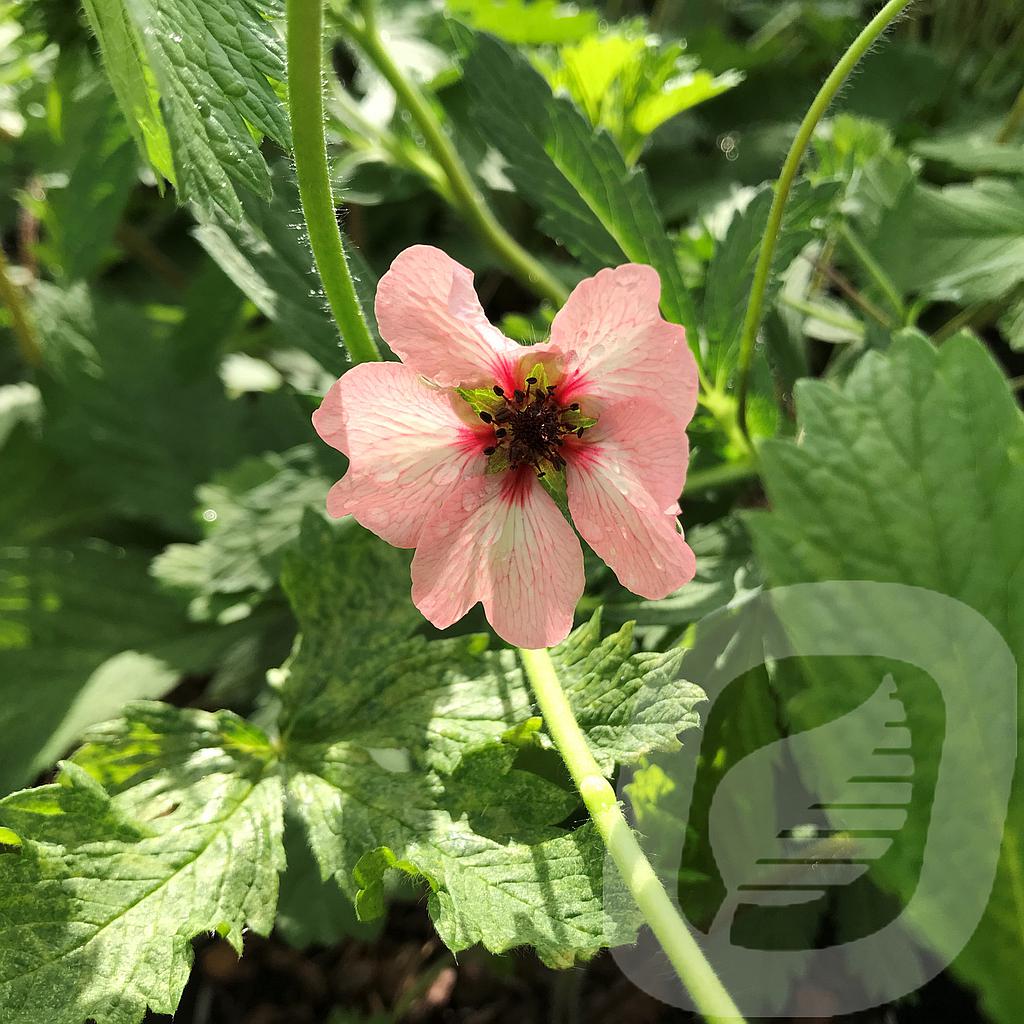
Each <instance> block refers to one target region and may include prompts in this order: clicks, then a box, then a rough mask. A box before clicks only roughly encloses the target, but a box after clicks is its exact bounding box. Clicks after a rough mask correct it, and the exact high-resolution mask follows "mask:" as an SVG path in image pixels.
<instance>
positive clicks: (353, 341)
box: [288, 0, 380, 363]
mask: <svg viewBox="0 0 1024 1024" xmlns="http://www.w3.org/2000/svg"><path fill="white" fill-rule="evenodd" d="M323 22H324V12H323V3H322V0H288V109H289V112H290V114H291V121H292V139H293V143H294V147H295V175H296V177H297V178H298V182H299V198H300V199H301V201H302V213H303V216H304V218H305V221H306V231H307V232H308V233H309V245H310V248H311V249H312V250H313V258H314V259H315V260H316V266H317V270H318V271H319V272H320V280H321V281H322V282H323V286H324V293H325V294H326V295H327V301H328V303H330V307H331V313H332V314H333V315H334V320H335V323H336V324H337V325H338V330H339V331H340V332H341V340H342V341H343V342H344V343H345V348H346V349H348V354H349V356H350V357H351V359H352V362H354V363H365V362H371V361H372V360H375V359H380V352H379V351H378V350H377V343H376V342H375V341H374V340H373V335H372V334H370V329H369V327H367V325H366V319H365V317H364V316H363V311H362V307H361V306H360V305H359V299H358V298H357V297H356V289H355V285H354V284H353V283H352V275H351V273H350V272H349V269H348V261H347V260H346V258H345V246H344V244H343V243H342V240H341V230H340V229H339V228H338V216H337V212H336V210H335V206H334V196H333V194H332V192H331V178H330V173H329V171H328V166H327V141H326V139H325V138H324V96H323V78H322V65H323Z"/></svg>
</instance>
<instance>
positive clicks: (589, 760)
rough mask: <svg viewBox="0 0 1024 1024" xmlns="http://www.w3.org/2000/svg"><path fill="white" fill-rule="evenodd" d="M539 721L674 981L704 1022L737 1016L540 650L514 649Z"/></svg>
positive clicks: (731, 1001) (548, 660)
mask: <svg viewBox="0 0 1024 1024" xmlns="http://www.w3.org/2000/svg"><path fill="white" fill-rule="evenodd" d="M519 656H520V657H521V658H522V660H523V667H524V668H525V670H526V675H527V677H528V678H529V680H530V685H531V686H532V688H533V693H534V696H535V697H536V698H537V705H538V706H539V708H540V711H541V714H542V715H543V716H544V724H545V726H546V727H547V730H548V733H549V734H550V735H551V738H552V740H554V743H555V746H556V747H557V748H558V751H559V753H560V754H561V755H562V758H563V759H564V761H565V765H566V767H567V768H568V769H569V774H570V775H571V776H572V780H573V782H574V783H575V784H576V788H577V789H578V790H579V793H580V796H581V797H582V798H583V802H584V804H586V807H587V810H588V811H589V812H590V816H591V818H592V819H593V821H594V824H595V825H596V826H597V830H598V832H599V833H600V835H601V838H602V840H603V841H604V845H605V847H606V848H607V850H608V853H609V854H610V855H611V858H612V860H613V861H614V862H615V866H616V867H617V868H618V869H619V871H620V873H621V874H622V877H623V880H624V881H625V883H626V886H627V887H628V889H629V891H630V892H631V893H632V895H633V898H634V899H635V900H636V902H637V906H638V907H639V908H640V911H641V913H642V914H643V916H644V919H645V920H646V921H647V924H648V925H649V926H650V928H651V931H652V932H654V935H655V937H656V938H657V940H658V942H659V943H661V947H662V949H663V950H664V951H665V953H666V955H667V956H668V958H669V960H670V961H671V963H672V966H673V967H674V968H675V970H676V973H677V974H678V975H679V979H680V980H681V981H682V983H683V984H684V985H685V986H686V988H687V989H688V991H689V993H690V995H691V996H692V997H693V1001H694V1003H695V1004H696V1005H697V1007H698V1009H699V1010H700V1012H701V1014H702V1015H703V1016H704V1018H705V1019H706V1020H708V1021H716V1020H725V1019H728V1020H739V1021H742V1020H743V1015H742V1014H741V1013H740V1011H739V1010H738V1009H737V1007H736V1004H735V1003H734V1002H733V1000H732V997H731V996H730V995H729V993H728V992H727V991H726V990H725V987H724V986H723V985H722V983H721V981H720V980H719V978H718V976H717V975H716V974H715V972H714V969H713V968H712V966H711V965H710V964H709V963H708V961H707V960H706V959H705V958H704V954H703V952H702V951H701V948H700V946H699V945H698V944H697V941H696V940H695V939H694V937H693V933H692V932H691V931H690V929H689V927H688V926H687V924H686V922H685V921H684V920H683V919H682V917H680V915H679V912H678V910H677V909H676V907H675V905H674V904H673V902H672V900H671V898H670V897H669V895H668V893H667V892H666V891H665V887H664V886H663V885H662V884H661V881H660V880H659V878H658V876H657V875H656V874H655V873H654V869H653V868H652V867H651V864H650V861H649V860H648V859H647V857H646V856H645V854H644V852H643V850H642V849H641V848H640V844H639V843H638V842H637V840H636V836H635V835H634V834H633V830H632V829H631V828H630V827H629V824H628V822H627V821H626V818H625V815H623V813H622V808H621V807H620V806H619V802H618V800H617V798H616V796H615V790H614V789H612V787H611V784H610V783H609V782H608V780H607V779H606V778H605V777H604V774H603V773H602V771H601V769H600V767H599V766H598V763H597V761H596V760H595V759H594V755H593V754H592V753H591V750H590V747H589V746H588V745H587V740H586V737H585V736H584V735H583V730H582V729H580V725H579V722H578V721H577V720H576V716H575V714H574V713H573V710H572V707H571V706H570V705H569V701H568V699H567V698H566V696H565V692H564V691H563V690H562V686H561V684H560V683H559V681H558V674H557V673H556V672H555V666H554V664H553V663H552V661H551V655H550V654H548V652H547V651H545V650H539V651H531V650H522V649H521V650H520V651H519Z"/></svg>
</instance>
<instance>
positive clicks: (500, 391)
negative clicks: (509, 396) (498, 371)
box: [494, 384, 505, 398]
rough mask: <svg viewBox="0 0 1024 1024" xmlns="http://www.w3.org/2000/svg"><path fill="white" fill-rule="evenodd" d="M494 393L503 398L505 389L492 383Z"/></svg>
mask: <svg viewBox="0 0 1024 1024" xmlns="http://www.w3.org/2000/svg"><path fill="white" fill-rule="evenodd" d="M494 393H495V394H496V395H497V396H498V397H499V398H504V397H505V389H504V388H500V387H498V385H497V384H495V385H494Z"/></svg>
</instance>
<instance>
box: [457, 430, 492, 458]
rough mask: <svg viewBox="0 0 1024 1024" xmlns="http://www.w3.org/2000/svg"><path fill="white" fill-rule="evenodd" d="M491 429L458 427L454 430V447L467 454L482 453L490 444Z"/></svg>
mask: <svg viewBox="0 0 1024 1024" xmlns="http://www.w3.org/2000/svg"><path fill="white" fill-rule="evenodd" d="M490 438H491V431H490V430H487V429H486V428H485V429H480V428H479V427H477V428H474V427H458V428H457V429H456V432H455V447H456V448H458V449H459V451H460V452H465V453H466V454H467V455H483V451H484V449H485V448H486V447H487V445H488V444H490Z"/></svg>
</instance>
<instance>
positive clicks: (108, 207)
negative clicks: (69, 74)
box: [38, 66, 138, 281]
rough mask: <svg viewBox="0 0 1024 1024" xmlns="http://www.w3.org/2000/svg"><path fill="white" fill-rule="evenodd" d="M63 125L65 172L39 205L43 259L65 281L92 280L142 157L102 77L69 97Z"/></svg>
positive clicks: (133, 183)
mask: <svg viewBox="0 0 1024 1024" xmlns="http://www.w3.org/2000/svg"><path fill="white" fill-rule="evenodd" d="M88 70H89V71H90V72H92V68H91V66H90V67H89V68H88ZM92 73H93V74H94V73H95V72H92ZM76 84H77V83H76ZM61 127H62V136H61V138H60V140H59V144H60V162H61V165H62V169H63V173H62V174H60V175H55V176H54V179H53V180H51V183H50V185H49V187H48V188H47V189H46V192H45V196H46V200H45V202H44V203H40V204H38V205H39V207H40V208H39V211H38V213H39V217H40V220H41V221H42V223H43V225H44V227H45V238H44V241H43V242H42V243H41V244H40V246H39V255H40V257H41V258H42V259H43V260H45V261H46V262H48V263H50V264H51V265H53V266H54V268H55V270H56V272H57V273H58V274H59V276H60V277H61V278H62V279H63V280H67V281H73V280H77V279H79V278H86V277H89V276H90V275H91V274H92V273H93V272H94V271H95V270H96V269H97V268H98V267H99V266H100V265H101V264H102V262H103V260H104V259H105V258H106V257H107V256H108V254H109V249H110V243H111V241H112V240H113V238H114V232H115V231H116V229H117V227H118V224H119V223H120V220H121V216H122V214H123V213H124V209H125V206H126V205H127V203H128V198H129V195H130V193H131V190H132V188H133V187H134V186H135V184H136V182H137V180H138V174H137V165H138V154H137V151H136V148H135V146H134V144H133V142H132V138H131V134H130V132H129V131H128V128H127V127H126V125H125V122H124V117H123V116H122V115H121V112H120V111H119V110H118V108H117V105H116V104H115V102H114V98H113V96H111V94H110V89H109V87H108V86H107V85H106V83H105V82H104V81H103V80H102V79H95V80H93V81H92V82H88V83H87V84H84V85H80V86H78V88H76V89H73V90H72V94H71V95H70V96H67V97H65V98H64V101H63V110H62V118H61Z"/></svg>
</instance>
